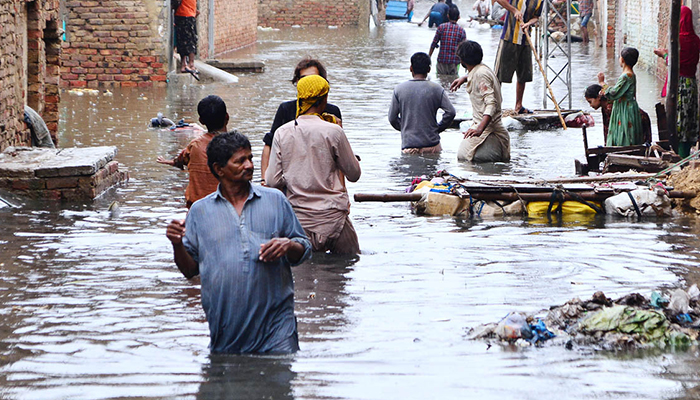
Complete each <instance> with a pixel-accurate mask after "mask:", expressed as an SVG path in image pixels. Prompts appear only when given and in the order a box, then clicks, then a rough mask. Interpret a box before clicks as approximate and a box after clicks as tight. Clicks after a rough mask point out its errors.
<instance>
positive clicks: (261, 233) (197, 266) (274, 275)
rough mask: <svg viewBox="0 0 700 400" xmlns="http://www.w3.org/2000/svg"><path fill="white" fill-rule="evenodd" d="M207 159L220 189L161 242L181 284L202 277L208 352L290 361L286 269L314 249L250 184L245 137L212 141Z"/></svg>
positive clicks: (289, 215)
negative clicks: (168, 246)
mask: <svg viewBox="0 0 700 400" xmlns="http://www.w3.org/2000/svg"><path fill="white" fill-rule="evenodd" d="M207 158H208V165H209V169H210V170H211V172H212V173H213V174H214V176H216V177H217V179H218V180H219V187H218V189H217V190H216V192H214V193H212V194H210V195H208V196H207V197H205V198H203V199H201V200H198V201H196V202H195V203H194V204H193V205H192V208H191V209H190V211H189V213H188V214H187V220H186V221H178V220H174V221H172V222H171V223H170V225H168V229H167V232H166V236H167V237H168V239H170V241H171V242H172V245H173V253H174V257H175V263H176V264H177V267H178V268H179V269H180V271H181V272H182V273H183V274H184V275H185V277H186V278H192V277H194V276H196V275H201V282H202V308H204V313H205V314H206V316H207V321H208V322H209V332H210V338H211V343H210V348H211V351H212V352H214V353H293V352H295V351H297V350H298V349H299V341H298V338H297V327H296V318H295V317H294V283H293V281H292V271H291V268H290V266H291V265H298V264H299V263H301V262H303V261H304V260H306V259H308V258H309V257H310V255H311V244H310V243H309V240H308V239H307V238H306V235H305V234H304V230H303V229H302V227H301V224H300V223H299V220H297V218H296V216H295V214H294V211H293V210H292V206H291V205H290V204H289V202H288V201H287V199H286V197H285V196H284V194H283V193H282V192H280V191H279V190H277V189H268V188H264V187H261V186H253V185H252V184H251V183H250V181H251V179H252V178H253V169H254V167H253V161H252V160H253V156H252V153H251V148H250V142H249V141H248V138H247V137H245V136H243V135H241V134H239V133H237V132H235V131H234V132H228V133H221V134H219V135H217V136H215V137H214V139H212V141H211V143H210V144H209V146H208V147H207ZM185 227H187V228H186V229H185Z"/></svg>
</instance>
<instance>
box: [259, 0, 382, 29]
mask: <svg viewBox="0 0 700 400" xmlns="http://www.w3.org/2000/svg"><path fill="white" fill-rule="evenodd" d="M370 1H371V0H370ZM369 5H370V4H369V1H367V0H336V1H323V0H259V3H258V24H259V25H262V26H267V27H284V26H292V25H300V26H328V25H335V26H353V25H354V26H367V24H368V22H369V20H368V18H369Z"/></svg>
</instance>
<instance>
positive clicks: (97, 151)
mask: <svg viewBox="0 0 700 400" xmlns="http://www.w3.org/2000/svg"><path fill="white" fill-rule="evenodd" d="M116 155H117V148H116V147H112V146H104V147H83V148H65V149H46V148H38V147H8V148H7V149H6V150H5V151H4V152H2V153H0V188H2V189H6V190H8V191H10V192H13V193H19V194H21V195H24V196H27V197H30V198H39V199H54V200H92V199H94V198H96V197H97V196H99V195H100V194H102V192H104V191H105V190H107V189H108V188H110V187H112V186H114V185H115V184H117V183H120V182H123V181H125V180H127V179H128V172H127V171H126V170H125V169H124V168H121V169H120V168H119V163H118V162H117V161H115V160H114V158H115V156H116Z"/></svg>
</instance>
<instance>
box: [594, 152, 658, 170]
mask: <svg viewBox="0 0 700 400" xmlns="http://www.w3.org/2000/svg"><path fill="white" fill-rule="evenodd" d="M668 166H669V164H668V162H666V161H664V160H662V159H660V158H656V157H642V156H633V155H626V154H608V156H607V157H606V158H605V167H604V168H603V172H607V171H616V170H618V169H631V168H634V169H636V170H642V171H646V172H658V171H661V170H663V169H665V168H668Z"/></svg>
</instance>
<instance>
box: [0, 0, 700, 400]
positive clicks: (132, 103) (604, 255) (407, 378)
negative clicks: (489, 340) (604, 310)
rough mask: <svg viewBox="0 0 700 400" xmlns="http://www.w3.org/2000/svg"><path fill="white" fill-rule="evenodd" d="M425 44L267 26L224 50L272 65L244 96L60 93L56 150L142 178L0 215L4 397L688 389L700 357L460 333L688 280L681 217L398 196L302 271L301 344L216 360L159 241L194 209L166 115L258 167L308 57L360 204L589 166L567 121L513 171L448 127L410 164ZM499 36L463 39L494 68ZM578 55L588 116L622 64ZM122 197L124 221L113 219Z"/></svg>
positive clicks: (592, 51) (690, 241)
mask: <svg viewBox="0 0 700 400" xmlns="http://www.w3.org/2000/svg"><path fill="white" fill-rule="evenodd" d="M423 12H424V11H423ZM416 14H417V15H419V14H421V13H418V12H417V13H416ZM419 17H420V16H418V18H419ZM433 33H434V31H432V30H429V29H427V28H426V27H422V28H419V27H417V26H416V25H414V24H408V23H405V22H393V23H387V24H385V25H384V26H382V27H379V28H375V29H371V30H367V29H359V30H358V29H342V28H341V29H285V30H281V31H260V32H259V36H258V39H259V40H258V43H257V44H256V45H255V46H254V47H251V48H248V49H245V50H242V51H239V52H236V53H234V54H232V55H231V56H232V57H238V58H252V59H256V60H261V61H264V62H265V64H266V72H265V73H262V74H253V73H250V74H240V75H239V78H240V81H239V83H238V84H235V85H221V84H210V85H199V84H185V85H174V84H171V85H170V87H168V88H167V89H148V90H136V89H134V90H131V89H122V90H113V96H111V97H109V96H103V95H100V96H89V95H84V96H77V95H74V94H70V93H67V92H64V94H63V97H62V102H61V109H60V119H61V120H60V145H61V146H64V147H68V146H97V145H113V146H117V147H118V148H119V155H118V159H119V161H120V162H121V163H122V164H123V165H125V166H127V167H128V168H129V170H130V175H131V180H130V181H129V183H128V184H126V185H123V186H121V187H119V188H116V189H114V190H111V191H109V192H108V193H106V194H105V195H104V196H102V197H101V198H99V199H98V200H97V201H95V202H94V203H90V204H46V203H43V204H39V203H32V202H26V203H25V204H24V205H23V206H22V207H21V208H18V209H3V210H0V218H2V224H0V251H1V253H0V274H1V276H2V278H0V304H1V306H0V313H1V314H2V323H0V370H1V371H2V374H1V375H0V376H1V377H0V398H8V399H11V398H12V399H15V398H16V399H98V398H126V397H134V398H159V399H160V398H183V399H184V398H202V399H210V398H241V399H255V398H265V399H268V398H274V399H279V398H297V399H395V398H396V399H398V398H401V399H426V398H444V399H462V398H479V399H502V398H517V399H585V398H595V399H604V398H614V399H661V398H669V399H670V398H689V397H697V396H698V393H699V392H700V390H699V389H698V381H699V380H698V372H697V371H698V368H699V367H700V362H699V361H698V360H699V359H698V352H697V350H695V349H692V350H690V351H688V352H644V353H633V354H610V353H602V352H594V351H591V350H589V349H573V350H567V349H565V348H564V347H560V346H545V347H544V348H525V349H514V348H510V347H502V346H499V345H495V346H492V347H490V348H489V347H488V346H487V345H486V343H484V342H481V341H469V340H466V339H465V332H466V329H467V328H468V327H472V326H476V325H479V324H483V323H488V322H493V321H497V320H498V319H500V318H501V317H503V316H504V315H505V314H506V313H508V312H510V311H514V310H519V311H524V312H528V313H534V312H538V311H541V310H546V309H547V308H548V307H549V306H551V305H556V304H561V303H563V302H565V301H567V300H569V299H571V298H573V297H581V298H588V297H590V296H591V295H592V294H593V292H595V291H597V290H602V291H604V292H605V293H606V294H607V295H608V296H611V297H616V296H621V295H624V294H628V293H631V292H640V293H642V294H646V295H648V294H650V292H651V291H652V290H654V289H657V288H673V287H685V286H686V285H688V284H691V283H694V282H696V280H697V278H698V276H699V275H698V271H699V269H698V266H699V265H700V263H699V260H698V248H699V246H700V243H699V241H698V239H697V233H698V229H699V228H700V227H699V226H698V223H697V222H696V221H695V220H693V219H687V218H671V219H665V220H644V221H641V222H636V221H627V220H620V219H612V218H607V219H606V218H594V219H590V220H580V221H574V222H565V221H560V222H553V223H543V222H541V221H531V220H524V219H522V218H507V219H474V220H460V219H454V218H445V217H418V216H415V215H413V214H412V213H411V211H410V209H409V206H408V205H407V204H402V203H394V204H381V203H353V204H352V210H351V217H352V219H353V222H354V224H355V227H356V229H357V232H358V234H359V238H360V243H361V247H362V254H361V255H360V256H358V257H356V258H353V259H344V258H337V257H330V256H324V255H316V256H314V259H313V260H312V261H311V262H309V263H306V264H304V265H302V266H299V267H297V268H296V269H294V277H295V283H296V293H297V295H296V298H297V302H296V313H297V316H298V322H299V331H300V345H301V351H300V352H299V353H297V354H295V355H293V356H288V357H256V356H212V355H210V353H209V350H208V349H207V345H208V341H209V338H208V330H207V323H206V321H205V318H204V313H203V311H202V308H201V304H200V296H199V281H198V280H196V279H195V280H192V281H188V280H186V279H185V278H183V276H182V275H181V274H180V273H179V272H178V271H177V268H176V267H175V265H174V264H173V262H172V254H171V248H170V245H169V242H168V241H167V239H166V238H165V226H166V224H167V222H168V221H169V220H171V219H173V218H177V217H182V216H183V215H184V212H185V210H184V207H183V206H184V199H183V193H184V188H185V186H186V184H187V175H186V173H185V172H181V171H179V170H176V169H172V168H168V167H166V166H162V165H159V164H156V162H155V159H156V157H157V156H158V155H170V156H173V155H175V154H176V152H177V151H178V149H180V148H182V147H183V146H184V145H185V144H186V143H187V142H188V140H189V139H190V137H188V136H187V135H186V134H173V133H172V132H170V131H167V130H154V129H148V128H147V127H146V123H147V121H148V120H149V119H150V118H152V117H154V116H155V115H156V113H157V112H159V111H160V112H163V113H164V114H165V115H166V116H168V117H171V118H173V119H176V118H183V117H189V118H196V110H195V108H196V104H197V102H198V101H199V100H200V99H201V98H202V97H204V96H206V95H208V94H212V93H213V94H218V95H220V96H222V97H223V98H224V100H225V101H226V103H227V105H228V110H229V114H230V116H231V122H230V125H229V128H236V129H238V130H239V131H240V132H242V133H244V134H246V135H248V136H249V137H250V139H251V141H252V143H253V151H254V154H255V155H256V156H258V155H259V154H260V151H261V148H262V141H261V139H262V136H263V134H264V133H265V132H266V130H267V129H269V127H270V125H271V122H272V118H273V116H274V113H275V110H276V109H277V106H278V104H279V103H280V102H282V101H285V100H289V99H292V98H294V95H295V90H294V87H293V86H292V85H291V83H290V82H289V79H290V78H291V75H292V71H293V66H294V64H295V63H296V62H297V61H298V60H299V59H300V58H301V57H303V56H305V55H312V56H315V57H318V58H320V59H322V60H323V61H324V62H325V64H326V66H327V67H328V70H329V80H330V83H331V92H330V101H331V102H333V103H335V104H337V105H338V106H339V107H340V108H341V110H342V112H343V123H344V127H345V130H346V132H347V135H348V137H349V139H350V142H351V144H352V146H353V148H354V150H355V151H356V153H358V154H359V155H360V156H361V157H362V163H361V165H362V168H363V174H362V178H361V179H360V181H359V182H358V183H354V184H353V183H350V184H349V185H348V187H349V191H350V192H351V194H354V193H358V192H396V191H401V190H403V188H404V187H405V186H406V185H407V184H408V183H409V182H410V180H411V177H413V176H416V175H421V174H430V173H433V172H435V171H437V170H440V169H447V170H448V171H450V172H452V173H453V174H456V175H461V176H471V175H478V176H496V175H502V174H508V175H515V176H522V177H526V176H532V177H544V178H547V177H554V176H561V175H563V176H570V175H573V173H574V159H575V158H576V157H582V156H583V144H582V140H581V134H580V130H576V129H569V130H566V131H564V130H556V129H555V130H546V131H545V130H523V129H512V130H511V138H512V142H511V145H512V161H511V162H510V163H507V164H484V165H470V164H468V163H460V162H457V159H456V150H457V146H458V143H459V141H460V134H459V132H458V131H456V130H450V131H446V132H445V133H444V134H443V140H442V144H443V147H444V148H445V151H444V152H443V153H442V154H441V155H440V156H436V157H432V158H431V157H415V156H410V157H409V156H402V155H401V154H400V137H399V133H398V132H396V131H394V130H393V129H392V128H391V126H390V125H389V123H388V121H387V118H386V113H387V110H388V106H389V102H390V99H391V95H392V89H393V87H394V86H395V85H396V84H398V83H400V82H402V81H404V80H406V79H409V78H410V74H409V71H408V67H409V57H410V55H411V54H412V53H414V52H416V51H427V50H428V48H429V45H430V41H431V40H432V35H433ZM499 34H500V31H497V30H491V29H480V28H468V29H467V35H468V37H469V38H470V39H472V40H477V41H479V42H480V43H481V44H482V46H483V48H484V52H485V62H486V63H487V64H489V65H492V64H493V60H494V56H495V53H496V47H497V43H498V35H499ZM573 50H574V54H575V56H574V61H573V63H574V69H573V77H574V80H575V83H574V97H573V105H574V107H579V108H584V109H586V108H587V103H586V102H585V100H584V99H583V96H582V93H583V90H584V88H585V87H586V86H587V85H588V84H589V83H593V82H595V80H596V78H595V77H596V74H597V72H598V71H599V70H604V71H607V72H608V75H609V76H610V79H615V77H616V76H617V74H619V72H620V71H619V67H617V66H616V65H615V64H616V63H615V57H614V55H611V54H608V53H607V51H605V50H604V49H598V48H595V47H594V46H592V45H591V46H588V47H586V46H583V45H581V44H574V45H573ZM638 76H639V81H640V83H639V88H638V97H639V101H640V104H641V105H642V107H643V108H645V109H647V110H648V111H651V110H653V104H654V103H655V102H656V101H657V98H658V93H659V91H660V84H659V82H657V81H656V80H655V79H654V78H653V77H651V76H649V75H648V74H646V73H643V72H639V74H638ZM432 79H437V78H436V77H434V76H433V77H432ZM444 83H447V82H444ZM514 91H515V88H514V86H513V85H504V88H503V92H504V97H505V99H504V107H512V105H513V102H514ZM543 91H544V90H543V88H542V79H541V78H540V77H538V76H536V78H535V82H534V83H533V84H531V85H529V86H528V89H527V92H526V106H528V107H530V108H533V107H539V106H540V105H541V103H542V96H543ZM450 98H451V99H452V101H453V102H454V104H455V107H456V108H457V110H458V114H461V113H464V112H465V111H467V110H468V109H469V107H470V106H469V101H468V96H467V94H466V93H465V92H464V91H463V90H462V91H459V92H457V93H453V94H450ZM650 114H653V112H650ZM595 116H596V121H597V122H598V123H600V115H599V114H595ZM590 136H591V139H590V141H591V144H593V145H595V144H602V129H601V128H600V126H599V125H598V126H596V127H595V128H593V129H592V130H591V134H590ZM258 162H259V159H256V163H258ZM257 179H259V172H257V171H256V180H257ZM114 200H118V201H119V203H120V204H121V207H120V209H121V212H120V215H119V216H118V217H115V218H110V216H109V213H108V211H107V207H108V205H109V204H110V203H111V202H112V201H114Z"/></svg>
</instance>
